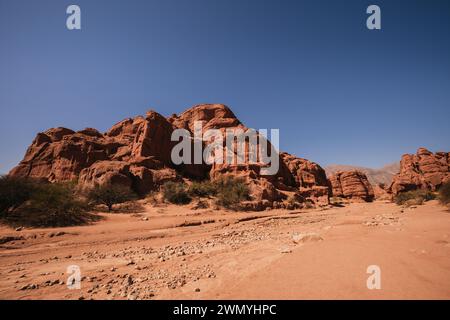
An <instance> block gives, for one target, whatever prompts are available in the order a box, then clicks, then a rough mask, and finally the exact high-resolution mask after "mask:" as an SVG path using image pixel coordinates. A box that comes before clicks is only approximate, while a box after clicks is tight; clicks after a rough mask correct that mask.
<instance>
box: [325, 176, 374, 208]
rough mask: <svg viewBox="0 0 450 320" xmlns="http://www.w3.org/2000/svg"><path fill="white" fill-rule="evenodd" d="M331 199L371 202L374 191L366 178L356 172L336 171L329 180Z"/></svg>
mask: <svg viewBox="0 0 450 320" xmlns="http://www.w3.org/2000/svg"><path fill="white" fill-rule="evenodd" d="M329 181H330V187H331V193H332V195H333V197H341V198H346V199H351V200H356V201H372V200H373V199H374V191H373V188H372V185H371V184H370V183H369V180H368V179H367V176H366V175H365V174H364V173H362V172H360V171H357V170H354V171H338V172H336V173H335V174H334V175H332V176H331V177H330V178H329Z"/></svg>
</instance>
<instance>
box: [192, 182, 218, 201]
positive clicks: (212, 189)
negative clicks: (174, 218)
mask: <svg viewBox="0 0 450 320" xmlns="http://www.w3.org/2000/svg"><path fill="white" fill-rule="evenodd" d="M188 191H189V194H190V195H191V196H196V197H210V196H215V195H216V194H217V184H216V183H214V182H212V181H209V180H206V181H200V182H197V181H194V182H193V183H192V184H191V185H190V186H189V189H188Z"/></svg>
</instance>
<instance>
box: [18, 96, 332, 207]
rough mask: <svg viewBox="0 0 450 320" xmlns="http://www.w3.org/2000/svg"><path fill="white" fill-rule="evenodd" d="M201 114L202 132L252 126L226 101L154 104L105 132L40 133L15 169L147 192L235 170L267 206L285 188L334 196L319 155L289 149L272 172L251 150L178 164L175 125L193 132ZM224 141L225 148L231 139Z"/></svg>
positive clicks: (316, 199) (324, 200)
mask: <svg viewBox="0 0 450 320" xmlns="http://www.w3.org/2000/svg"><path fill="white" fill-rule="evenodd" d="M195 121H201V122H202V125H203V132H205V131H206V130H208V129H218V130H220V132H225V130H237V131H236V132H238V131H240V132H246V131H247V130H249V129H248V128H246V127H245V126H244V125H243V124H242V123H241V122H240V121H239V119H237V118H236V116H235V115H234V114H233V112H232V111H231V110H230V109H229V108H228V107H227V106H225V105H221V104H205V105H198V106H195V107H192V108H190V109H188V110H186V111H185V112H183V113H181V114H180V115H173V116H171V117H169V118H165V117H163V116H162V115H160V114H159V113H157V112H155V111H149V112H147V114H146V116H145V117H141V116H139V117H136V118H133V119H132V118H130V119H125V120H123V121H121V122H119V123H117V124H115V125H114V126H113V127H112V128H111V129H110V130H108V131H107V132H106V133H104V134H102V133H100V132H98V131H97V130H96V129H93V128H86V129H84V130H81V131H78V132H75V131H72V130H70V129H66V128H55V129H50V130H48V131H46V132H43V133H39V134H38V135H37V136H36V138H35V140H34V141H33V143H32V145H31V146H30V147H29V148H28V150H27V152H26V154H25V157H24V159H23V160H22V161H21V162H20V163H19V165H18V166H17V167H16V168H14V169H13V170H12V171H11V172H10V175H11V176H20V177H33V178H40V179H46V180H48V181H50V182H62V181H69V180H75V179H78V183H79V185H80V187H81V188H82V189H83V188H84V189H89V188H92V187H94V186H95V185H101V184H111V183H112V184H121V185H124V186H129V187H130V188H132V189H134V190H135V191H136V192H138V193H139V194H141V195H144V194H146V193H148V192H150V191H152V190H156V189H158V188H159V186H161V185H162V184H163V183H165V182H166V181H180V180H181V179H182V178H194V179H204V178H210V179H215V178H217V177H219V176H220V175H224V174H231V175H234V176H238V177H242V178H243V179H244V180H245V181H246V182H247V184H248V185H249V189H250V191H251V196H252V201H251V202H250V203H249V204H248V206H249V207H254V208H260V209H264V208H265V207H270V206H272V205H273V203H275V202H276V203H281V202H283V201H284V200H286V198H287V196H286V194H285V192H292V191H294V192H296V193H297V194H298V197H299V199H302V201H306V200H308V201H309V202H312V203H314V204H317V205H326V204H328V196H329V193H328V181H327V178H326V175H325V171H324V170H323V169H322V168H321V167H320V166H319V165H317V164H316V163H313V162H311V161H308V160H306V159H302V158H298V157H295V156H293V155H290V154H288V153H280V154H277V156H278V159H279V170H278V172H277V173H276V174H275V175H268V176H264V175H262V174H261V170H262V168H263V167H264V166H265V165H263V164H262V163H250V162H249V161H248V159H247V158H246V160H245V161H244V163H239V164H238V163H236V162H234V163H224V164H206V163H201V164H182V165H174V164H173V163H172V161H171V152H172V149H173V146H174V145H175V144H176V143H177V142H174V141H171V136H172V133H173V131H174V130H175V129H185V130H187V132H189V133H190V134H191V135H193V134H194V129H195V128H194V123H195ZM233 132H235V131H233ZM193 142H194V140H192V143H193ZM210 143H211V141H209V140H207V139H204V140H203V141H202V142H201V144H202V146H203V147H206V146H208V145H209V144H210ZM246 143H247V142H246ZM269 147H270V143H269ZM223 148H224V151H225V152H226V151H227V149H226V148H227V146H226V144H225V143H224V144H223ZM246 148H248V143H247V145H246ZM247 151H248V150H247Z"/></svg>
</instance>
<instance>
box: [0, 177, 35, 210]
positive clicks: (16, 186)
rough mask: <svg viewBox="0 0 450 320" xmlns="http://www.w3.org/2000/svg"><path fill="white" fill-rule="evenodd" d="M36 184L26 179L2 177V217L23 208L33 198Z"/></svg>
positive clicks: (0, 183)
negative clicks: (20, 207)
mask: <svg viewBox="0 0 450 320" xmlns="http://www.w3.org/2000/svg"><path fill="white" fill-rule="evenodd" d="M34 189H36V183H35V182H34V181H32V180H30V179H26V178H12V177H8V176H1V177H0V216H4V215H6V214H7V213H8V212H9V211H12V210H14V209H15V208H17V207H19V206H21V205H22V204H24V203H25V202H26V201H28V200H29V199H30V198H31V195H32V193H33V190H34Z"/></svg>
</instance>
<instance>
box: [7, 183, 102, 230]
mask: <svg viewBox="0 0 450 320" xmlns="http://www.w3.org/2000/svg"><path fill="white" fill-rule="evenodd" d="M88 210H89V207H88V205H87V203H86V201H83V200H82V199H81V198H79V197H78V196H76V194H75V190H74V187H73V185H72V184H70V183H54V184H50V183H39V184H33V187H32V190H31V192H30V198H29V199H28V200H27V201H25V202H24V203H23V204H22V205H20V206H19V207H17V208H15V209H14V210H12V211H10V212H9V213H8V214H7V215H5V216H4V217H3V219H2V222H4V223H6V224H8V225H12V226H27V227H66V226H71V225H80V224H85V223H87V222H89V221H93V220H96V219H98V217H96V216H94V215H92V214H90V213H88Z"/></svg>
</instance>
